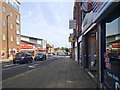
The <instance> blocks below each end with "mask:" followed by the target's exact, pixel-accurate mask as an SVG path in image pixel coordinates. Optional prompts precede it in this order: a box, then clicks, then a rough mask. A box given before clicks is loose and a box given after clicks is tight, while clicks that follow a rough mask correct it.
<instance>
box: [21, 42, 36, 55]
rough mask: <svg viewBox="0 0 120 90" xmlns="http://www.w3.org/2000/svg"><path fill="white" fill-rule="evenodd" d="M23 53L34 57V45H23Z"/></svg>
mask: <svg viewBox="0 0 120 90" xmlns="http://www.w3.org/2000/svg"><path fill="white" fill-rule="evenodd" d="M21 52H29V53H30V54H31V55H32V56H34V55H35V49H34V45H32V44H26V43H23V44H21Z"/></svg>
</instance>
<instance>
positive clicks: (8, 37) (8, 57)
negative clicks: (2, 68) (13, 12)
mask: <svg viewBox="0 0 120 90" xmlns="http://www.w3.org/2000/svg"><path fill="white" fill-rule="evenodd" d="M9 16H10V15H7V59H8V58H9V34H8V29H9V25H8V24H9V22H8V18H9Z"/></svg>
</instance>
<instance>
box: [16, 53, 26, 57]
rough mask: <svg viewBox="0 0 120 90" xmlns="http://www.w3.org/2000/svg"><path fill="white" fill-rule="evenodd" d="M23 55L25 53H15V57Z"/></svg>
mask: <svg viewBox="0 0 120 90" xmlns="http://www.w3.org/2000/svg"><path fill="white" fill-rule="evenodd" d="M24 56H25V53H17V54H16V57H24Z"/></svg>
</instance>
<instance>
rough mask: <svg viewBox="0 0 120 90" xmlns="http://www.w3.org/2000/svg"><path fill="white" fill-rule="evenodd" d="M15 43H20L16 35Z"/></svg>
mask: <svg viewBox="0 0 120 90" xmlns="http://www.w3.org/2000/svg"><path fill="white" fill-rule="evenodd" d="M16 44H17V45H19V44H20V41H19V37H18V36H16Z"/></svg>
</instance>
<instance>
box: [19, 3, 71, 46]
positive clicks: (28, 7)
mask: <svg viewBox="0 0 120 90" xmlns="http://www.w3.org/2000/svg"><path fill="white" fill-rule="evenodd" d="M20 13H21V33H22V34H23V35H28V36H33V37H37V38H42V39H44V40H47V42H48V43H50V44H53V45H54V46H55V47H62V46H63V47H66V46H67V47H70V43H69V42H68V37H69V34H70V33H72V30H71V29H69V19H72V13H73V2H22V3H21V6H20Z"/></svg>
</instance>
